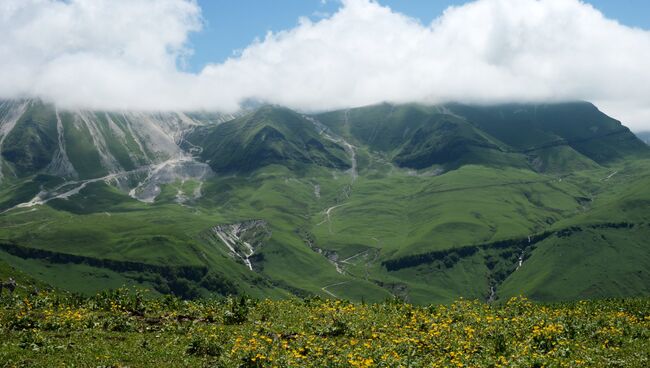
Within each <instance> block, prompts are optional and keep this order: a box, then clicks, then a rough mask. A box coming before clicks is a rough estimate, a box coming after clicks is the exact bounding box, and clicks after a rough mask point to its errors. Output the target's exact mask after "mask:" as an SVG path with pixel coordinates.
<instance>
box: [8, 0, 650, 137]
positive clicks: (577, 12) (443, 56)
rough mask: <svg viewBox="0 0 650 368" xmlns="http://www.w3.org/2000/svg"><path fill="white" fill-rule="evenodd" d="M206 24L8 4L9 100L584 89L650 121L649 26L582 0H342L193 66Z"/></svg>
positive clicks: (235, 102)
mask: <svg viewBox="0 0 650 368" xmlns="http://www.w3.org/2000/svg"><path fill="white" fill-rule="evenodd" d="M201 23H202V19H201V9H200V7H199V6H198V5H197V4H196V3H195V2H194V1H189V0H158V1H149V0H93V1H90V0H71V1H66V2H62V1H55V0H4V1H2V2H1V3H0V34H1V35H2V36H0V39H1V40H2V42H0V55H3V56H2V57H1V58H0V81H2V83H0V97H2V98H16V97H41V98H44V99H46V100H50V101H54V102H56V103H57V104H59V105H61V106H64V107H85V108H95V109H138V110H170V109H182V110H193V109H213V110H223V111H232V110H235V109H237V108H238V106H239V104H240V103H241V102H243V101H246V100H247V99H256V100H261V101H265V102H270V103H277V104H282V105H287V106H289V107H292V108H296V109H302V110H325V109H333V108H345V107H350V106H358V105H366V104H372V103H377V102H382V101H390V102H411V101H416V102H426V103H441V102H447V101H460V102H474V103H499V102H510V101H520V102H535V101H562V100H577V99H580V100H589V101H591V102H594V103H596V104H597V105H598V106H600V107H602V108H603V110H604V111H605V112H607V113H609V114H611V115H613V116H615V117H617V118H619V119H621V120H623V121H624V122H625V123H626V124H628V125H630V126H632V127H633V128H635V129H644V128H650V99H649V98H648V97H650V68H647V61H648V60H650V31H646V30H642V29H635V28H630V27H626V26H624V25H621V24H619V23H617V22H616V21H613V20H610V19H607V18H605V17H604V16H603V15H602V14H601V13H600V12H599V11H597V10H596V9H594V8H593V7H591V6H590V5H588V4H585V3H583V2H581V1H579V0H478V1H474V2H471V3H468V4H466V5H463V6H458V7H451V8H449V9H447V10H446V11H445V12H444V14H442V15H441V16H440V17H439V18H437V19H435V20H434V21H433V22H432V23H431V24H421V23H420V22H419V21H417V20H415V19H412V18H409V17H407V16H405V15H402V14H399V13H396V12H394V11H392V10H391V9H389V8H388V7H384V6H381V5H379V4H377V3H375V2H373V1H370V0H343V1H342V6H341V8H340V9H339V11H338V12H336V13H335V14H333V15H331V16H329V17H327V18H324V19H320V20H318V21H311V20H309V19H307V18H304V19H301V20H300V22H299V24H298V25H297V26H296V27H295V28H293V29H289V30H285V31H282V32H278V33H269V34H267V35H266V36H265V38H263V39H261V40H259V41H256V42H254V43H252V44H251V45H249V46H248V47H246V48H245V49H244V50H243V51H242V52H241V54H240V55H238V56H236V57H232V58H230V59H229V60H227V61H226V62H224V63H221V64H211V65H207V66H206V67H205V68H204V69H203V70H202V71H201V72H200V73H196V74H193V73H189V72H186V71H184V69H183V68H182V64H183V60H184V59H185V58H186V57H188V56H189V55H190V53H191V50H190V49H188V46H187V45H188V43H187V40H188V36H189V34H190V33H191V32H195V31H198V30H200V28H201ZM215 47H217V46H216V45H215Z"/></svg>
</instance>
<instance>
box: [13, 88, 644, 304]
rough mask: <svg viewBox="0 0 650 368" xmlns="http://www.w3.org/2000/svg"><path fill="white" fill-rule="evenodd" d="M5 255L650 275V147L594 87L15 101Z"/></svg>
mask: <svg viewBox="0 0 650 368" xmlns="http://www.w3.org/2000/svg"><path fill="white" fill-rule="evenodd" d="M0 154H1V155H0V212H1V214H0V267H13V270H14V272H16V273H21V274H25V275H27V276H28V277H32V278H35V279H38V280H40V281H42V282H46V283H48V284H50V285H52V286H55V287H58V288H63V289H68V290H72V291H76V292H80V293H93V292H96V291H98V290H102V289H105V288H112V287H118V286H121V285H123V284H127V285H138V286H142V287H147V288H150V289H152V290H155V291H157V292H159V293H174V294H177V295H180V296H183V297H186V298H192V297H197V296H202V295H203V296H207V295H228V294H241V293H246V294H249V295H253V296H260V297H271V298H286V297H291V296H309V295H319V296H322V297H332V298H346V299H352V300H368V301H377V300H383V299H386V298H393V297H398V298H401V299H405V300H408V301H411V302H414V303H432V302H446V301H450V300H453V299H455V298H457V297H459V296H462V297H467V298H478V299H483V300H490V301H492V300H497V299H503V298H507V297H509V296H513V295H520V294H525V295H528V296H530V297H531V298H534V299H537V300H544V301H556V300H572V299H582V298H597V297H611V296H631V295H649V294H650V271H648V270H650V249H649V248H648V243H647V239H648V235H650V211H648V206H649V205H650V171H649V169H650V148H648V146H647V145H646V144H644V142H643V141H642V140H641V139H639V138H638V137H637V136H635V135H634V134H633V133H632V132H630V130H629V129H627V128H626V127H625V126H624V125H622V124H621V122H619V121H617V120H615V119H613V118H611V117H609V116H607V115H605V114H603V113H602V112H601V111H599V110H598V109H597V108H596V107H595V106H594V105H592V104H590V103H587V102H567V103H555V104H504V105H496V106H495V105H492V106H479V105H468V104H458V103H452V104H443V105H435V106H429V105H420V104H401V105H395V104H387V103H385V104H379V105H373V106H366V107H359V108H352V109H345V110H340V111H329V112H322V113H316V114H305V113H301V112H297V111H293V110H291V109H288V108H285V107H281V106H261V107H258V108H254V109H247V110H243V111H241V112H238V113H236V114H231V115H226V114H220V113H211V112H164V113H162V112H161V113H153V112H115V111H106V112H103V111H84V110H64V109H59V108H57V107H56V106H53V105H51V104H47V103H44V102H42V101H39V100H13V101H2V102H0Z"/></svg>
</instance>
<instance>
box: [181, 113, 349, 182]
mask: <svg viewBox="0 0 650 368" xmlns="http://www.w3.org/2000/svg"><path fill="white" fill-rule="evenodd" d="M186 139H187V140H188V142H190V143H191V144H193V145H195V146H200V147H203V150H202V152H201V158H202V159H204V160H205V161H206V162H209V164H210V166H211V167H212V169H213V170H215V171H216V172H227V173H234V172H244V173H246V172H251V171H253V170H255V169H258V168H261V167H264V166H267V165H271V164H280V165H284V166H287V167H289V168H292V169H299V168H300V167H302V166H304V165H309V164H314V165H318V166H323V167H331V168H339V169H342V168H347V167H349V163H348V162H347V159H346V156H345V150H344V148H343V147H341V146H340V145H338V144H336V143H335V142H332V141H328V140H327V139H325V138H324V137H322V136H321V135H319V132H318V131H317V130H316V128H315V127H314V125H313V124H312V123H311V122H310V121H309V120H307V119H306V118H305V117H304V116H302V115H300V114H298V113H296V112H293V111H291V110H289V109H285V108H280V107H272V106H266V107H263V108H260V109H258V110H257V111H255V112H253V113H250V114H248V115H246V116H243V117H240V118H238V119H235V120H232V121H230V122H227V123H224V124H219V125H216V126H206V127H204V128H202V129H198V130H195V131H194V132H193V133H192V134H189V135H188V136H187V137H186Z"/></svg>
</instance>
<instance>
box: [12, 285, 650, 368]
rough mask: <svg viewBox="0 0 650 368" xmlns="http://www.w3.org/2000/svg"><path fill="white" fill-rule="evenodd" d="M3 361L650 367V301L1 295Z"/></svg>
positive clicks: (51, 363)
mask: <svg viewBox="0 0 650 368" xmlns="http://www.w3.org/2000/svg"><path fill="white" fill-rule="evenodd" d="M0 333H1V334H2V336H3V339H2V342H0V362H1V363H0V366H4V367H26V366H29V367H55V366H78V367H79V366H81V367H88V366H93V367H151V366H199V367H200V366H202V367H647V366H648V364H650V300H648V299H609V300H595V301H581V302H575V303H562V304H537V303H533V302H531V301H530V300H528V299H525V298H521V297H515V298H511V299H509V300H508V301H506V302H503V303H499V304H486V303H483V302H479V301H471V300H463V299H460V300H457V301H456V302H454V303H450V304H442V305H430V306H414V305H411V304H406V303H403V302H401V301H397V300H387V301H385V302H382V303H369V304H366V303H351V302H346V301H341V300H331V299H321V298H308V299H295V298H294V299H285V300H282V301H273V300H259V299H250V298H246V297H238V298H224V299H214V300H207V299H203V300H197V301H182V300H180V299H177V298H175V297H171V296H166V297H155V296H152V295H148V294H147V293H145V292H143V291H138V290H126V289H118V290H113V291H106V292H102V293H101V294H98V295H96V296H93V297H79V296H73V295H70V294H62V293H57V292H41V293H39V294H38V295H36V296H34V295H31V296H30V295H28V294H27V293H26V292H23V291H21V290H19V292H18V293H16V295H14V296H9V295H7V294H6V293H5V295H4V296H3V297H2V299H1V300H0Z"/></svg>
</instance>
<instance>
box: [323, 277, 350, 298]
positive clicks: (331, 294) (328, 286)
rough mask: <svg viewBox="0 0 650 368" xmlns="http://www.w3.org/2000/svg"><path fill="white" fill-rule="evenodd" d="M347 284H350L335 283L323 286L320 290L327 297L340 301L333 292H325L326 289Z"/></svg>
mask: <svg viewBox="0 0 650 368" xmlns="http://www.w3.org/2000/svg"><path fill="white" fill-rule="evenodd" d="M349 283H350V281H343V282H337V283H335V284H330V285H327V286H323V287H322V288H320V289H321V290H322V291H323V292H324V293H326V294H327V295H329V296H331V297H333V298H336V299H341V298H339V297H338V296H337V295H336V294H334V293H333V292H331V291H329V290H327V289H328V288H331V287H334V286H339V285H345V284H349Z"/></svg>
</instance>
